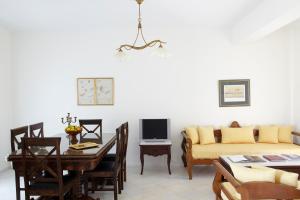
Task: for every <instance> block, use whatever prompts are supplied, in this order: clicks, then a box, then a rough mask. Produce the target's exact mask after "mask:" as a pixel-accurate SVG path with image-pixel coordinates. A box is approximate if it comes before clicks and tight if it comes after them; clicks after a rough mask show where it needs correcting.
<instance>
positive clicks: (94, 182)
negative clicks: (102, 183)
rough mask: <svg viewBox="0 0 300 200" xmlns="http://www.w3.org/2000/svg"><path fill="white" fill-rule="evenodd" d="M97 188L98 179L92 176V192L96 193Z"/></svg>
mask: <svg viewBox="0 0 300 200" xmlns="http://www.w3.org/2000/svg"><path fill="white" fill-rule="evenodd" d="M95 190H96V180H95V179H94V178H92V193H95Z"/></svg>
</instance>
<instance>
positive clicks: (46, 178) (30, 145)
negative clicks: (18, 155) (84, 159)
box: [22, 138, 77, 200]
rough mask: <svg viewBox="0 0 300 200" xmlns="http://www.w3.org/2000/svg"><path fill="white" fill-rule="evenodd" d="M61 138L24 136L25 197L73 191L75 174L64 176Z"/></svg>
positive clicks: (56, 195)
mask: <svg viewBox="0 0 300 200" xmlns="http://www.w3.org/2000/svg"><path fill="white" fill-rule="evenodd" d="M60 140H61V138H23V139H22V162H23V170H24V183H25V199H26V200H30V197H31V196H40V197H57V198H58V199H59V200H63V199H64V195H65V194H67V193H68V192H69V193H72V191H73V190H72V189H73V186H75V185H76V178H77V177H75V175H67V176H63V170H62V166H61V156H60Z"/></svg>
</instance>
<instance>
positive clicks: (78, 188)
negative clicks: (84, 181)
mask: <svg viewBox="0 0 300 200" xmlns="http://www.w3.org/2000/svg"><path fill="white" fill-rule="evenodd" d="M72 173H76V175H77V176H76V177H77V178H76V183H75V186H74V188H75V189H74V195H75V198H76V199H77V200H95V199H93V198H92V197H89V196H86V195H83V194H82V189H81V184H80V177H81V175H82V172H76V171H74V172H72ZM96 200H100V199H99V198H97V199H96Z"/></svg>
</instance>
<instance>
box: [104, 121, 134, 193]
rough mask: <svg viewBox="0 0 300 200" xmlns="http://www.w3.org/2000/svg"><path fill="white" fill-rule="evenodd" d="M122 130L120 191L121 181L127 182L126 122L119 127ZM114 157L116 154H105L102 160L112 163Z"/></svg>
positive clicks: (127, 130)
mask: <svg viewBox="0 0 300 200" xmlns="http://www.w3.org/2000/svg"><path fill="white" fill-rule="evenodd" d="M121 128H122V134H123V141H122V142H123V149H122V156H121V159H122V185H121V186H122V189H123V181H125V182H126V180H127V164H126V155H127V146H128V134H129V129H128V122H125V123H124V124H122V126H121ZM115 157H116V154H107V155H106V156H105V157H104V158H103V160H104V161H112V162H113V161H114V160H115Z"/></svg>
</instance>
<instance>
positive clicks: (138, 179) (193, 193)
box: [0, 166, 215, 200]
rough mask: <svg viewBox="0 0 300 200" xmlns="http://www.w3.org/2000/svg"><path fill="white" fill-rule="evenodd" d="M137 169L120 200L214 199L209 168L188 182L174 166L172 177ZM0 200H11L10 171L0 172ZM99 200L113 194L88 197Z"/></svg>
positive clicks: (130, 173) (163, 172)
mask: <svg viewBox="0 0 300 200" xmlns="http://www.w3.org/2000/svg"><path fill="white" fill-rule="evenodd" d="M139 170H140V169H139V167H129V169H128V181H127V182H126V183H125V190H123V191H122V194H121V195H119V196H118V197H119V198H118V199H120V200H214V199H215V198H214V195H213V192H212V189H211V188H212V181H213V175H214V170H213V168H212V167H209V166H206V167H195V168H194V169H193V172H194V177H193V180H191V181H190V180H188V178H187V174H186V171H185V169H184V168H183V167H173V169H172V175H168V173H167V171H166V169H165V168H157V167H155V168H154V167H146V166H145V170H144V175H142V176H141V175H140V174H139ZM0 194H1V196H2V197H0V199H1V200H14V199H15V187H14V174H13V171H12V170H6V171H4V172H2V173H0ZM99 195H100V198H101V200H113V193H112V192H101V193H95V194H93V195H91V196H93V197H99Z"/></svg>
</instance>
